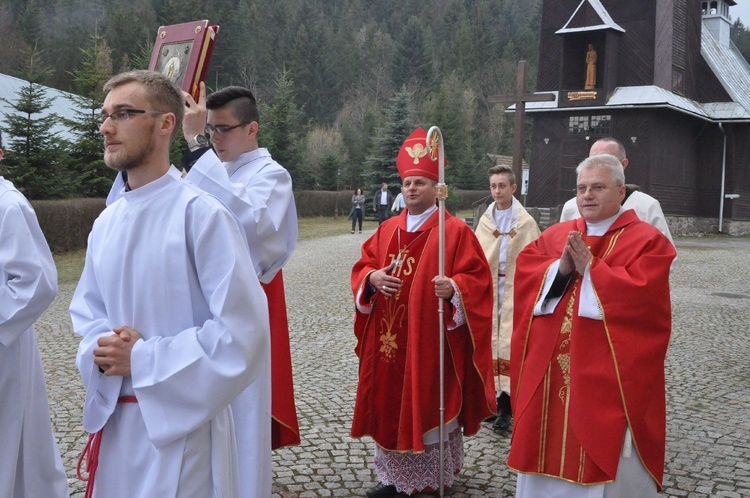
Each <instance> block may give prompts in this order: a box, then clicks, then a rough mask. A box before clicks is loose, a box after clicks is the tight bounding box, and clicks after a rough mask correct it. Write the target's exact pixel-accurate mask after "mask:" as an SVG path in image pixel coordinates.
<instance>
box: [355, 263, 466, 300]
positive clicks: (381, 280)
mask: <svg viewBox="0 0 750 498" xmlns="http://www.w3.org/2000/svg"><path fill="white" fill-rule="evenodd" d="M395 265H396V262H395V261H393V262H392V263H391V264H389V265H388V266H386V267H384V268H381V269H379V270H375V271H374V272H372V273H370V276H369V279H368V281H369V284H370V285H372V286H373V287H374V288H375V290H376V291H377V292H380V293H381V294H383V295H384V296H386V297H391V296H394V295H395V294H396V293H397V292H398V291H399V289H401V279H400V278H398V277H394V276H393V275H391V272H392V271H393V268H394V266H395ZM432 281H433V282H434V283H435V295H436V296H437V297H439V298H442V299H450V298H451V297H453V282H452V281H451V279H450V278H448V277H442V278H440V277H437V276H436V277H435V278H433V279H432Z"/></svg>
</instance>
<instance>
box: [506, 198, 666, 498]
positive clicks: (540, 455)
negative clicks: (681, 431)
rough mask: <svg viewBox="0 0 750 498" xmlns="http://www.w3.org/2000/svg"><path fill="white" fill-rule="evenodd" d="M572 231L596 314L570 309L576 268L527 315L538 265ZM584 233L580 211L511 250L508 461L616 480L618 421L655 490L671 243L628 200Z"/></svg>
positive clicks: (567, 475)
mask: <svg viewBox="0 0 750 498" xmlns="http://www.w3.org/2000/svg"><path fill="white" fill-rule="evenodd" d="M573 230H577V231H580V232H581V233H583V234H584V235H583V239H584V241H585V242H586V244H587V245H588V246H589V247H590V250H591V252H592V254H593V259H592V262H591V267H590V273H591V282H592V283H593V287H594V291H595V294H596V299H597V301H598V304H599V308H600V310H601V312H602V316H603V317H604V319H603V320H594V319H589V318H584V317H580V316H578V307H579V299H580V292H581V278H582V277H581V276H580V275H578V274H577V273H575V274H574V275H576V276H575V277H574V278H573V279H572V281H571V282H570V283H569V284H568V287H567V289H566V291H565V294H564V295H563V296H562V299H561V300H560V302H559V303H558V305H557V307H556V308H555V311H554V313H552V314H550V315H542V316H536V317H535V316H533V310H534V305H535V303H536V302H537V299H538V298H539V296H540V294H541V292H542V286H543V285H544V280H545V275H546V272H547V269H548V268H549V266H550V265H551V264H552V263H553V262H554V261H556V260H557V259H559V258H560V255H561V253H562V249H563V247H564V245H565V241H566V239H567V237H568V233H569V232H570V231H573ZM585 233H586V224H585V222H584V220H583V219H582V218H579V219H577V220H572V221H568V222H563V223H558V224H557V225H553V226H551V227H550V228H548V229H547V230H546V231H544V232H543V233H542V236H541V237H540V238H539V239H538V240H537V241H535V242H532V243H531V244H529V245H528V246H527V247H526V248H525V249H524V250H523V251H522V252H521V254H520V255H519V256H518V260H517V263H516V290H515V303H516V309H515V314H514V323H515V327H514V330H513V338H512V342H511V386H512V387H513V389H512V391H511V393H512V396H513V399H512V401H513V415H514V418H515V424H514V428H513V439H512V442H511V451H510V455H509V458H508V465H509V466H510V467H511V468H513V469H515V470H518V471H520V472H526V473H532V474H544V475H549V476H552V477H557V478H560V479H564V480H567V481H572V482H578V483H583V484H595V483H602V482H611V481H614V479H615V476H616V475H617V465H618V461H619V458H620V452H621V448H622V441H623V436H624V432H625V427H626V425H627V426H630V430H631V432H632V437H633V441H634V449H635V452H637V454H638V456H639V457H640V459H641V461H642V462H643V464H644V467H645V468H646V469H647V470H648V472H649V473H650V474H651V476H652V477H653V478H654V480H655V481H656V483H657V485H658V487H659V489H661V481H662V477H663V472H664V448H665V432H666V429H665V424H666V414H665V404H666V402H665V385H664V358H665V356H666V352H667V346H668V344H669V335H670V331H671V305H670V297H669V267H670V264H671V262H672V260H673V259H674V257H675V255H676V254H675V250H674V247H673V246H672V244H671V243H670V242H669V240H667V238H666V237H664V236H663V235H662V234H661V233H659V231H658V230H656V229H655V228H654V227H652V226H651V225H649V224H648V223H645V222H641V221H639V220H638V217H637V216H636V215H635V213H634V211H632V210H628V211H626V212H624V213H623V214H622V215H621V216H620V217H619V218H618V219H617V220H616V221H615V222H614V224H613V225H612V226H611V227H610V229H609V230H608V232H607V233H606V234H605V235H603V236H600V237H594V236H587V235H585ZM635 452H634V456H635Z"/></svg>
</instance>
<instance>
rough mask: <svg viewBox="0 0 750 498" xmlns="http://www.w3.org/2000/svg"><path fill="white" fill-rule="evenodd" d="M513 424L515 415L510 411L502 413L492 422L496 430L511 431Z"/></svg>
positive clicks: (493, 428)
mask: <svg viewBox="0 0 750 498" xmlns="http://www.w3.org/2000/svg"><path fill="white" fill-rule="evenodd" d="M512 426H513V416H512V415H511V414H510V413H501V414H500V415H498V416H497V418H496V419H495V422H494V423H493V424H492V430H493V431H495V432H506V431H509V430H510V428H511V427H512Z"/></svg>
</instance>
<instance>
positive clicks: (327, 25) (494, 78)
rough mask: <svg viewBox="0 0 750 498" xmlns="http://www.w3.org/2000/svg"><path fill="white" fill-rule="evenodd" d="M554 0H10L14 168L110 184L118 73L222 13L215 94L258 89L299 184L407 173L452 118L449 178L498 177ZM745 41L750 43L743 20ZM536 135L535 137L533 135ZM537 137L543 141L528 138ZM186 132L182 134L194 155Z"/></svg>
mask: <svg viewBox="0 0 750 498" xmlns="http://www.w3.org/2000/svg"><path fill="white" fill-rule="evenodd" d="M541 3H542V2H541V0H427V1H425V0H421V1H420V0H400V1H396V0H347V1H344V0H212V1H206V0H130V1H128V2H105V1H103V0H2V2H0V73H4V74H8V75H12V76H16V77H18V78H22V79H24V80H27V81H29V82H30V85H29V86H28V87H26V88H25V89H24V90H23V91H22V92H20V94H19V95H0V98H2V99H4V100H5V102H7V103H8V104H10V105H11V106H12V107H13V109H14V110H15V111H16V112H15V113H13V114H12V115H8V116H6V119H5V122H6V128H7V129H5V130H3V131H4V133H3V136H4V137H3V142H4V147H5V150H6V156H5V158H4V160H3V164H2V170H3V174H4V175H5V176H6V177H9V178H10V179H11V180H13V181H14V183H16V185H17V186H19V187H21V188H22V190H23V191H24V193H25V194H26V195H27V196H29V197H30V198H33V199H52V198H64V197H92V196H104V195H106V193H107V191H108V189H109V186H110V184H111V178H112V176H113V173H112V172H111V171H109V170H108V169H107V167H106V166H105V165H104V164H103V160H102V147H101V143H102V141H101V136H100V135H99V133H98V128H97V125H96V118H97V116H98V115H99V112H100V106H101V102H102V101H103V98H104V95H103V94H102V91H101V88H102V85H103V83H104V82H105V81H106V80H107V79H109V77H110V76H112V75H113V74H116V73H119V72H121V71H125V70H129V69H145V68H146V67H147V66H148V61H149V58H150V55H151V51H152V47H153V43H154V39H155V36H156V33H157V29H158V27H159V26H162V25H170V24H177V23H182V22H187V21H193V20H199V19H208V20H209V21H211V23H212V24H218V25H220V30H219V35H218V38H217V42H216V46H215V49H214V53H213V59H212V61H211V66H210V69H209V72H208V75H207V78H206V84H207V86H208V90H209V92H211V91H213V90H216V89H219V88H221V87H224V86H227V85H243V86H246V87H248V88H250V89H251V90H252V91H253V92H254V93H255V95H256V97H257V98H258V101H259V104H260V113H261V122H260V134H259V141H260V145H261V147H267V148H268V149H269V150H270V151H271V153H272V155H273V156H274V158H275V159H276V160H277V161H279V162H280V163H281V164H282V165H284V166H285V167H286V168H287V169H288V170H289V171H290V173H291V174H292V177H293V179H294V184H295V188H297V189H319V190H338V189H341V190H353V189H354V188H356V187H360V186H361V187H363V188H364V189H365V191H368V190H372V189H374V188H376V186H377V185H379V183H380V182H381V181H389V182H394V183H395V181H396V179H397V178H398V175H397V172H396V170H395V165H394V162H395V157H396V154H397V152H398V147H399V146H400V144H401V142H402V141H403V140H404V139H405V138H406V136H407V135H408V134H409V133H410V132H411V131H412V130H413V129H414V128H415V127H416V126H418V125H420V126H423V127H425V128H426V127H428V126H431V125H438V126H440V128H441V130H442V132H443V135H444V137H445V151H446V157H447V158H448V161H449V164H448V167H447V168H446V183H448V184H449V185H451V186H452V187H457V188H461V189H476V188H484V187H485V183H486V177H485V171H486V169H487V167H488V165H489V164H488V163H487V162H486V161H487V160H486V154H488V153H492V154H508V155H509V154H510V151H511V141H512V131H513V130H512V122H513V119H512V115H510V114H507V113H505V112H504V111H505V109H504V107H503V106H501V105H497V104H489V103H488V102H487V97H488V96H490V95H509V94H512V93H514V91H515V82H516V67H517V63H518V61H519V60H520V59H525V60H527V61H529V63H530V68H531V72H530V75H529V76H530V80H531V82H530V88H533V85H534V76H535V74H534V73H535V71H534V70H535V66H536V60H537V55H538V54H537V53H538V33H539V25H540V17H541ZM732 36H733V39H734V40H735V43H737V44H738V46H739V47H740V48H741V49H742V50H743V51H744V53H745V54H746V56H747V55H748V53H749V52H750V32H749V31H748V30H747V28H745V26H744V25H742V23H741V22H739V21H737V22H736V23H735V24H734V26H733V27H732ZM39 85H46V86H50V87H53V88H57V89H60V90H64V91H68V92H72V93H74V94H76V95H77V96H78V97H76V100H75V106H76V108H77V110H78V113H77V114H78V115H77V117H76V119H74V120H69V121H66V122H65V124H66V125H67V126H69V127H70V129H71V130H72V131H73V133H74V135H75V137H76V139H75V140H73V141H70V140H62V139H61V138H59V137H56V136H54V135H52V134H50V133H49V130H50V127H51V126H52V122H54V119H55V117H54V116H52V117H51V118H48V119H41V118H40V115H39V113H40V112H41V111H42V110H44V109H46V108H47V107H49V105H50V102H48V101H46V100H45V98H44V93H43V92H42V91H40V88H39ZM526 136H527V137H529V136H530V134H528V133H527V135H526ZM527 140H528V138H527ZM184 147H185V145H184V140H182V139H178V140H176V143H175V147H174V148H173V157H172V160H173V162H175V164H179V157H180V156H181V154H182V153H183V152H184V150H185V149H184Z"/></svg>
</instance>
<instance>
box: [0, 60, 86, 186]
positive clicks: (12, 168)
mask: <svg viewBox="0 0 750 498" xmlns="http://www.w3.org/2000/svg"><path fill="white" fill-rule="evenodd" d="M25 55H26V57H27V65H26V70H25V71H24V76H25V78H24V79H26V80H27V81H28V84H27V85H25V86H23V87H22V88H21V89H20V90H19V91H18V93H17V94H16V95H17V98H16V99H15V100H8V99H5V98H3V99H2V100H3V101H4V102H6V103H7V104H8V105H10V106H11V107H12V108H13V109H14V110H15V112H14V113H13V114H6V116H5V117H6V122H7V126H8V129H7V136H8V137H9V139H8V140H7V154H6V156H5V158H4V160H3V164H4V166H5V168H6V170H7V172H8V174H7V176H8V178H9V179H10V180H11V181H12V182H13V183H14V185H15V186H16V188H18V189H19V190H20V191H22V192H23V193H24V195H26V197H28V198H29V199H60V198H64V197H71V196H73V195H74V193H75V192H74V191H73V189H72V188H71V181H70V177H69V174H68V171H67V168H68V165H69V161H70V159H69V156H68V154H67V152H66V146H67V144H66V142H65V141H64V140H62V139H60V138H58V137H57V136H56V135H55V134H53V133H52V127H53V126H54V125H55V123H57V121H58V120H59V118H58V116H57V115H55V114H54V113H51V114H47V115H45V116H42V114H43V113H44V112H45V111H47V109H49V108H50V107H51V106H52V102H53V101H54V97H52V98H50V97H47V93H46V90H45V88H44V87H43V86H42V85H41V84H39V83H38V82H39V81H42V80H43V79H44V78H45V77H47V76H48V74H49V70H48V69H46V68H44V67H43V66H41V65H40V63H39V61H40V59H41V57H40V56H41V52H39V51H38V50H36V49H34V50H31V51H29V52H28V53H26V54H25Z"/></svg>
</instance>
